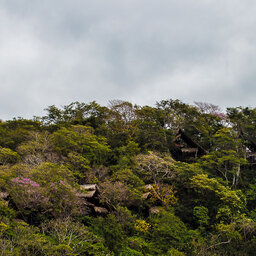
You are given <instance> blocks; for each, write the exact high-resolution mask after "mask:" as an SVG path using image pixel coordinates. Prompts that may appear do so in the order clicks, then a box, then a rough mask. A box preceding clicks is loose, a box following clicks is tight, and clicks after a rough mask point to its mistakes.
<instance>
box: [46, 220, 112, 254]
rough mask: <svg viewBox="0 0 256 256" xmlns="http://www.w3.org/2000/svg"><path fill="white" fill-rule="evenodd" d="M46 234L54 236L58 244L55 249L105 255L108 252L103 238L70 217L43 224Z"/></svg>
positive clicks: (73, 252)
mask: <svg viewBox="0 0 256 256" xmlns="http://www.w3.org/2000/svg"><path fill="white" fill-rule="evenodd" d="M42 229H43V231H44V233H45V234H47V235H49V236H50V237H52V238H53V239H54V241H55V244H56V245H57V246H56V247H55V248H54V250H55V251H58V252H59V251H60V250H64V251H70V253H71V252H72V254H71V255H91V256H93V255H95V256H101V255H102V256H105V255H106V254H107V252H108V250H107V249H106V248H104V246H103V244H102V241H101V239H99V238H97V237H96V236H95V235H94V234H93V233H91V232H90V231H89V230H88V228H87V227H85V226H84V225H82V224H81V223H78V222H74V221H72V220H71V219H70V218H65V219H56V220H52V221H50V222H47V223H44V224H42Z"/></svg>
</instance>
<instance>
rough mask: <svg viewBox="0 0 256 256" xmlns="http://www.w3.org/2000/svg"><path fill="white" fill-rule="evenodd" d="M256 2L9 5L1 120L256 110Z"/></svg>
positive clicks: (3, 34)
mask: <svg viewBox="0 0 256 256" xmlns="http://www.w3.org/2000/svg"><path fill="white" fill-rule="evenodd" d="M255 11H256V3H255V1H252V0H244V1H238V0H232V1H231V0H222V1H218V0H217V1H216V0H215V1H213V0H183V1H178V0H168V1H167V0H158V1H156V0H140V1H135V0H118V1H117V0H108V1H105V0H104V1H103V0H95V1H91V0H90V1H89V0H73V1H69V0H61V1H60V0H55V1H49V0H48V1H47V0H45V1H39V0H35V1H27V0H3V1H1V3H0V89H1V94H0V118H2V119H9V118H12V117H14V116H24V117H32V116H33V115H42V114H43V109H44V108H45V107H47V106H48V105H51V104H56V105H58V106H60V105H65V104H69V103H70V102H72V101H83V102H89V101H92V100H96V101H98V102H99V103H101V104H107V102H108V100H110V99H115V98H118V99H124V100H129V101H132V102H134V103H137V104H150V105H153V104H154V103H155V101H156V100H161V99H166V98H174V99H176V98H179V99H181V100H183V101H185V102H188V103H192V102H193V101H206V102H212V103H214V104H219V105H220V106H222V107H226V106H239V105H251V106H254V96H255V95H256V86H254V81H255V80H256V72H255V66H256V65H255V64H256V58H255V57H256V56H255V55H256V34H255V33H254V28H255V25H256V17H255Z"/></svg>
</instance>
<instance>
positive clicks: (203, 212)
mask: <svg viewBox="0 0 256 256" xmlns="http://www.w3.org/2000/svg"><path fill="white" fill-rule="evenodd" d="M193 213H194V216H195V218H196V220H197V222H198V224H199V225H200V226H204V225H208V222H209V219H210V218H209V216H208V209H207V208H206V207H204V206H196V207H194V210H193Z"/></svg>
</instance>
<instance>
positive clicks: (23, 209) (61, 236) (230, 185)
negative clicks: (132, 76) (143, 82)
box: [0, 99, 256, 256]
mask: <svg viewBox="0 0 256 256" xmlns="http://www.w3.org/2000/svg"><path fill="white" fill-rule="evenodd" d="M255 172H256V108H249V107H232V108H227V110H226V111H225V112H223V111H222V110H221V109H220V108H219V107H218V106H215V105H212V104H208V103H202V102H196V103H195V104H194V105H189V104H185V103H183V102H181V101H179V100H172V99H170V100H162V101H159V102H157V103H156V104H155V106H139V105H134V104H132V103H130V102H127V101H121V100H113V101H110V102H109V105H108V106H107V107H106V106H101V105H100V104H98V103H97V102H95V101H93V102H90V103H81V102H73V103H71V104H69V105H66V106H63V107H60V108H59V107H56V106H55V105H52V106H49V107H47V108H46V110H45V115H44V116H42V117H35V118H33V119H23V118H14V119H13V120H8V121H1V122H0V251H1V253H2V254H1V255H39V256H41V255H48V256H51V255H56V256H57V255H70V256H72V255H74V256H75V255H95V256H96V255H97V256H98V255H102V256H103V255H118V256H128V255H131V256H143V255H146V256H155V255H162V256H163V255H169V256H174V255H175V256H182V255H183V256H185V255H192V256H193V255H199V256H200V255H201V256H207V255H209V256H211V255H227V256H234V255H237V256H238V255H243V256H246V255H255V250H256V213H255V210H256V175H255Z"/></svg>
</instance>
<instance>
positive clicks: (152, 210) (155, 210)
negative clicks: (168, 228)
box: [149, 206, 160, 214]
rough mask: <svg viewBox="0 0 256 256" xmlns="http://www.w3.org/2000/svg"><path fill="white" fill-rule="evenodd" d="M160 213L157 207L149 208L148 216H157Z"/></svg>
mask: <svg viewBox="0 0 256 256" xmlns="http://www.w3.org/2000/svg"><path fill="white" fill-rule="evenodd" d="M159 212H160V207H158V206H153V207H150V208H149V214H157V213H159Z"/></svg>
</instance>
